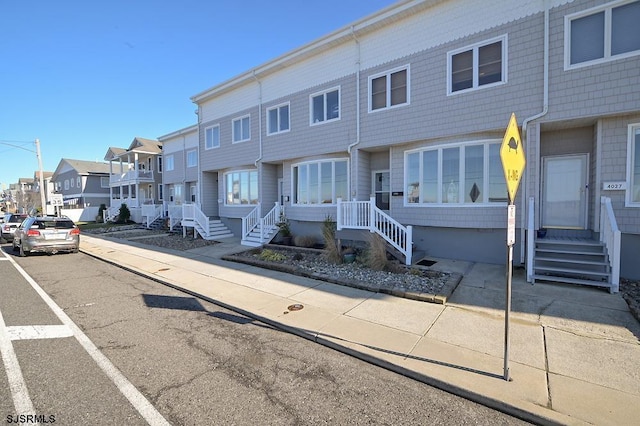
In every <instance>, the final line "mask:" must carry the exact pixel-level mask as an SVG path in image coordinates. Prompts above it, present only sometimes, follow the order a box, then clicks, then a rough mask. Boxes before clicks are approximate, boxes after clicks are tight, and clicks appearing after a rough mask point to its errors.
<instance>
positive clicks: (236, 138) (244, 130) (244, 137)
mask: <svg viewBox="0 0 640 426" xmlns="http://www.w3.org/2000/svg"><path fill="white" fill-rule="evenodd" d="M232 129H233V143H236V142H244V141H248V140H249V139H251V116H249V115H247V116H244V117H241V118H236V119H235V120H233V125H232Z"/></svg>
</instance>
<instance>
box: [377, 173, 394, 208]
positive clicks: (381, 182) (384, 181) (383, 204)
mask: <svg viewBox="0 0 640 426" xmlns="http://www.w3.org/2000/svg"><path fill="white" fill-rule="evenodd" d="M373 193H374V195H375V197H376V207H377V208H379V209H380V210H389V196H390V195H391V184H390V179H389V171H388V170H381V171H375V172H373Z"/></svg>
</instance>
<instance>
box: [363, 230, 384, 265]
mask: <svg viewBox="0 0 640 426" xmlns="http://www.w3.org/2000/svg"><path fill="white" fill-rule="evenodd" d="M365 263H366V265H367V266H368V267H369V268H371V269H373V270H375V271H385V270H389V269H390V268H389V266H390V265H389V260H388V259H387V246H386V244H385V242H384V240H383V239H382V237H381V236H380V235H378V234H371V237H370V238H369V249H368V250H367V256H366V261H365Z"/></svg>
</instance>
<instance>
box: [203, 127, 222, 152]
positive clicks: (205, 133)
mask: <svg viewBox="0 0 640 426" xmlns="http://www.w3.org/2000/svg"><path fill="white" fill-rule="evenodd" d="M216 127H217V128H218V145H211V146H207V130H209V129H215V128H216ZM216 148H220V124H216V125H213V126H207V127H205V128H204V149H205V151H208V150H210V149H216Z"/></svg>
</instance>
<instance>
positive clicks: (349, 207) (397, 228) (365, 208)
mask: <svg viewBox="0 0 640 426" xmlns="http://www.w3.org/2000/svg"><path fill="white" fill-rule="evenodd" d="M336 228H337V229H338V230H341V229H343V228H348V229H368V230H369V231H370V232H375V233H377V234H378V235H380V236H381V237H382V238H384V240H385V241H386V242H387V243H389V244H390V245H391V246H393V247H394V248H395V249H396V250H398V251H399V252H400V253H402V255H403V256H404V257H405V264H407V265H411V256H412V254H413V228H412V227H411V226H404V225H402V224H401V223H400V222H398V221H396V220H395V219H393V218H392V217H391V216H389V215H388V214H386V213H385V212H383V211H382V210H380V209H379V208H378V207H376V199H375V197H371V198H370V199H369V201H342V199H340V198H338V212H337V219H336Z"/></svg>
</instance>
